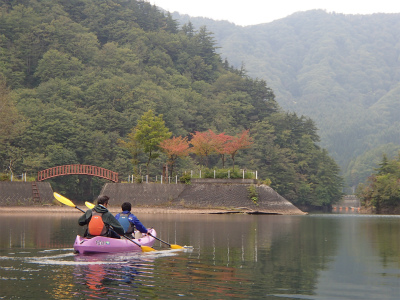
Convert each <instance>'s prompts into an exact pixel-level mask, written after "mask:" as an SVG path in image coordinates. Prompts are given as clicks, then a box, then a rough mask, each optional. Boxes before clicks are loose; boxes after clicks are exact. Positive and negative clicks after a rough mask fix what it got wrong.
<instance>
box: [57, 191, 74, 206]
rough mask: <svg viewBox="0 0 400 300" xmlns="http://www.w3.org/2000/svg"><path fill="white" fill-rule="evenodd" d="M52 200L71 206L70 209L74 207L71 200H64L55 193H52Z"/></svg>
mask: <svg viewBox="0 0 400 300" xmlns="http://www.w3.org/2000/svg"><path fill="white" fill-rule="evenodd" d="M53 195H54V198H56V199H57V200H58V201H60V202H61V203H63V204H65V205H68V206H71V207H76V206H75V204H74V203H72V201H71V200H69V199H67V198H65V197H64V196H61V195H60V194H57V193H53Z"/></svg>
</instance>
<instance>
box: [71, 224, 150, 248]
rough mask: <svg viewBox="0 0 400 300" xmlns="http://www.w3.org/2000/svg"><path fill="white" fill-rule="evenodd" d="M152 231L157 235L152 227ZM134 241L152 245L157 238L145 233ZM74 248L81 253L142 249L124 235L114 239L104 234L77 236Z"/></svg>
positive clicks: (142, 244)
mask: <svg viewBox="0 0 400 300" xmlns="http://www.w3.org/2000/svg"><path fill="white" fill-rule="evenodd" d="M150 230H151V231H150V233H151V234H152V235H154V236H156V231H155V230H154V229H150ZM133 241H135V242H136V243H138V244H140V245H141V246H148V247H152V246H153V244H154V241H155V238H154V237H152V236H150V235H147V234H143V236H142V237H141V238H136V239H134V240H133ZM74 250H75V251H77V252H79V253H80V254H84V253H114V252H131V251H141V250H142V249H141V247H139V246H138V245H136V244H135V243H133V242H131V241H130V240H128V239H125V238H124V237H121V239H113V238H108V237H104V236H95V237H93V238H89V239H88V238H84V237H81V236H80V235H77V236H76V239H75V243H74Z"/></svg>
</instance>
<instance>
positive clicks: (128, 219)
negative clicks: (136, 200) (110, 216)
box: [115, 202, 148, 238]
mask: <svg viewBox="0 0 400 300" xmlns="http://www.w3.org/2000/svg"><path fill="white" fill-rule="evenodd" d="M121 208H122V212H120V213H118V214H117V215H116V216H115V218H116V219H117V220H118V221H119V223H120V224H121V225H122V227H123V228H124V230H125V234H127V235H128V236H129V237H132V238H134V237H133V236H132V233H133V232H134V230H135V228H136V229H137V230H139V231H140V232H141V233H147V232H148V230H147V228H146V227H144V225H143V224H142V222H140V221H139V219H138V218H137V217H136V216H135V215H134V214H132V213H131V210H132V204H130V203H129V202H124V203H122V205H121Z"/></svg>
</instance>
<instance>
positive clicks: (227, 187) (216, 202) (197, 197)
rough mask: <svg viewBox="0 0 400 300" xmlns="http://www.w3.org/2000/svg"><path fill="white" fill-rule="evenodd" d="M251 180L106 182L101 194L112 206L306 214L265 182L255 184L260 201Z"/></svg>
mask: <svg viewBox="0 0 400 300" xmlns="http://www.w3.org/2000/svg"><path fill="white" fill-rule="evenodd" d="M249 186H251V184H249V183H243V182H238V181H236V182H235V181H233V183H231V184H228V183H227V182H226V181H224V182H223V183H221V182H218V181H214V182H212V181H207V183H205V182H203V181H197V182H196V181H195V182H193V183H192V184H154V183H149V184H143V183H141V184H140V183H124V184H121V183H107V184H106V185H105V186H104V187H103V189H102V192H101V194H102V195H107V196H109V197H110V198H111V201H112V202H111V203H112V205H121V204H122V203H123V202H126V201H127V202H131V203H132V205H133V206H142V207H146V206H159V207H162V206H165V207H178V208H179V207H182V208H220V209H235V208H236V209H237V208H240V209H242V210H249V211H251V210H253V211H261V212H266V213H272V214H303V212H302V211H301V210H299V209H298V208H297V207H295V206H294V205H293V204H292V203H290V202H289V201H287V200H286V199H284V198H283V197H282V196H280V195H279V194H278V193H277V192H275V191H274V190H273V189H272V188H270V187H269V186H266V185H260V186H256V190H257V194H258V200H257V203H254V202H253V201H252V200H251V199H250V197H249V191H248V187H249Z"/></svg>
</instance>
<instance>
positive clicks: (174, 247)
mask: <svg viewBox="0 0 400 300" xmlns="http://www.w3.org/2000/svg"><path fill="white" fill-rule="evenodd" d="M170 247H171V249H184V248H183V247H182V246H179V245H173V244H172V245H171V246H170Z"/></svg>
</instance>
